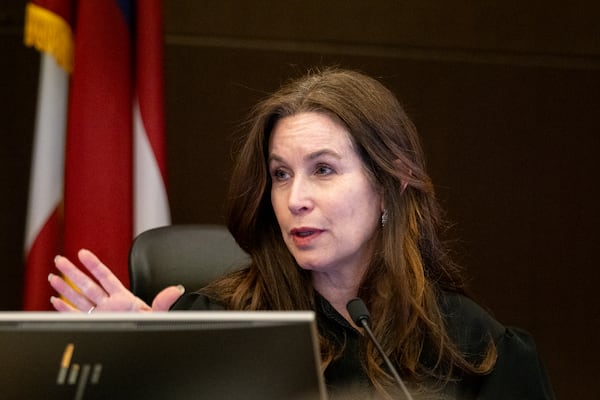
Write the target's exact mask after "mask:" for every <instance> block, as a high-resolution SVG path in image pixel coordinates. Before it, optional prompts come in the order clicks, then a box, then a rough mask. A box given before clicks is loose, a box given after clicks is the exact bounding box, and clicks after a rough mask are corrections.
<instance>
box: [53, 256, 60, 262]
mask: <svg viewBox="0 0 600 400" xmlns="http://www.w3.org/2000/svg"><path fill="white" fill-rule="evenodd" d="M59 258H60V254H57V255H55V256H54V262H55V263H56V262H57V261H58V259H59Z"/></svg>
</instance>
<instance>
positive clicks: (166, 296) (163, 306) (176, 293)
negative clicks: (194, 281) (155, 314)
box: [152, 285, 185, 311]
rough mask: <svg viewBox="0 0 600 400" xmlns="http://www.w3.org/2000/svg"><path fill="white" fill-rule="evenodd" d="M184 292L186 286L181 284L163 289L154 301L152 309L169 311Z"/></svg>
mask: <svg viewBox="0 0 600 400" xmlns="http://www.w3.org/2000/svg"><path fill="white" fill-rule="evenodd" d="M183 293H185V288H184V287H183V286H181V285H179V286H169V287H168V288H166V289H163V290H162V291H161V292H160V293H158V294H157V295H156V297H155V298H154V301H152V311H169V309H170V308H171V306H172V305H173V304H175V302H176V301H177V299H179V298H180V297H181V295H182V294H183Z"/></svg>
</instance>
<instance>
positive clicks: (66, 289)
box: [48, 274, 95, 311]
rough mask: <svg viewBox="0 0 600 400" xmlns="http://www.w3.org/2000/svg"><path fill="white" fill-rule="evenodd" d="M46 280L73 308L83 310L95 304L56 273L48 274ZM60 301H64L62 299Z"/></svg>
mask: <svg viewBox="0 0 600 400" xmlns="http://www.w3.org/2000/svg"><path fill="white" fill-rule="evenodd" d="M48 282H50V286H52V287H53V288H54V290H56V291H57V292H58V293H59V294H60V295H61V296H62V297H63V298H65V299H66V300H67V301H69V302H70V303H71V304H72V305H73V307H74V308H75V309H79V310H82V311H85V310H89V309H90V308H91V307H92V306H93V305H94V304H95V303H92V302H91V301H90V300H89V299H88V298H87V297H86V296H85V295H84V294H82V293H81V292H79V291H77V290H76V289H75V288H73V286H72V285H71V284H69V283H68V282H66V281H65V280H64V279H63V278H61V277H60V276H58V275H55V274H50V275H49V276H48ZM59 300H60V299H59ZM60 301H61V302H63V303H64V301H62V300H60ZM59 311H65V310H59ZM66 311H69V310H66Z"/></svg>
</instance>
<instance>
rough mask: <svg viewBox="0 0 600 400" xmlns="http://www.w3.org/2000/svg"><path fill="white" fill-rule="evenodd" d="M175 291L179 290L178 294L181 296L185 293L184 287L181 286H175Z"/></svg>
mask: <svg viewBox="0 0 600 400" xmlns="http://www.w3.org/2000/svg"><path fill="white" fill-rule="evenodd" d="M177 289H179V292H180V293H181V294H184V293H185V287H184V286H183V285H177Z"/></svg>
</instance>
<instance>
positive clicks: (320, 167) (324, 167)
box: [315, 165, 333, 175]
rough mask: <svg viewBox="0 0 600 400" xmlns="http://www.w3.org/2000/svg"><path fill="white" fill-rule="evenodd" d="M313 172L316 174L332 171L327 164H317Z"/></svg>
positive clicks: (328, 173)
mask: <svg viewBox="0 0 600 400" xmlns="http://www.w3.org/2000/svg"><path fill="white" fill-rule="evenodd" d="M315 173H316V174H317V175H331V174H332V173H333V168H331V167H330V166H328V165H318V166H317V169H316V171H315Z"/></svg>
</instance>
